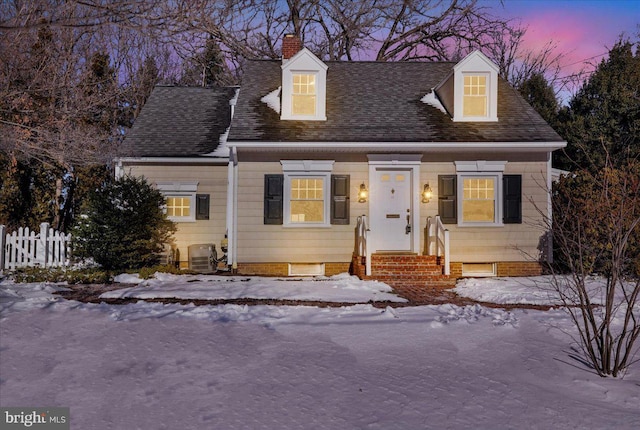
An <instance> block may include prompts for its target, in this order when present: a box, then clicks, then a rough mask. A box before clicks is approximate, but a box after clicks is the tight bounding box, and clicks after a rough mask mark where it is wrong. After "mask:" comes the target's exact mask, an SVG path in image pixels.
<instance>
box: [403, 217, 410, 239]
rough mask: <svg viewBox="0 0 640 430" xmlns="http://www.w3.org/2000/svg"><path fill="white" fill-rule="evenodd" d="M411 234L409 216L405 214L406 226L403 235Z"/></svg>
mask: <svg viewBox="0 0 640 430" xmlns="http://www.w3.org/2000/svg"><path fill="white" fill-rule="evenodd" d="M409 233H411V215H409V214H407V226H406V227H405V228H404V234H409Z"/></svg>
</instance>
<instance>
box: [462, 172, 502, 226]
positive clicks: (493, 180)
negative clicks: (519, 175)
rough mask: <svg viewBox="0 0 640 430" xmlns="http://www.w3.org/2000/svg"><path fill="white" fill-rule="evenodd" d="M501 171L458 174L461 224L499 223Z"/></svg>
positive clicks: (500, 222)
mask: <svg viewBox="0 0 640 430" xmlns="http://www.w3.org/2000/svg"><path fill="white" fill-rule="evenodd" d="M501 176H502V173H495V174H491V175H488V174H480V175H476V174H473V175H469V174H461V175H459V177H460V180H459V187H460V188H461V189H462V192H461V193H460V194H459V195H461V196H462V199H460V200H461V201H460V219H459V220H458V222H459V223H460V224H461V225H465V224H466V225H500V224H502V221H501V218H500V217H499V216H498V215H499V212H500V205H499V204H498V202H499V199H498V194H499V184H500V182H501V180H502V179H501Z"/></svg>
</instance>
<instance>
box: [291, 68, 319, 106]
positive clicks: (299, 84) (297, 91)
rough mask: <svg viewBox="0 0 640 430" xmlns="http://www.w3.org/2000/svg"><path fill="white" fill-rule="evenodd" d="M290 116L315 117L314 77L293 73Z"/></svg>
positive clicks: (312, 75)
mask: <svg viewBox="0 0 640 430" xmlns="http://www.w3.org/2000/svg"><path fill="white" fill-rule="evenodd" d="M291 114H292V115H302V116H315V114H316V75H315V74H306V73H293V91H292V93H291Z"/></svg>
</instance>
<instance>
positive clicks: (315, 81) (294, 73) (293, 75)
mask: <svg viewBox="0 0 640 430" xmlns="http://www.w3.org/2000/svg"><path fill="white" fill-rule="evenodd" d="M296 76H313V88H314V93H313V94H309V93H296V92H295V86H296V85H295V78H296ZM300 85H303V84H300ZM304 85H306V86H309V83H308V82H307V83H306V84H304ZM295 96H301V97H310V96H312V97H313V99H314V101H313V111H314V113H313V114H312V115H308V114H299V113H295V112H294V106H295V103H294V101H293V99H294V97H295ZM290 97H291V116H293V117H296V118H301V119H302V118H310V119H314V118H316V117H317V116H318V115H317V113H318V72H306V71H292V72H291V96H290Z"/></svg>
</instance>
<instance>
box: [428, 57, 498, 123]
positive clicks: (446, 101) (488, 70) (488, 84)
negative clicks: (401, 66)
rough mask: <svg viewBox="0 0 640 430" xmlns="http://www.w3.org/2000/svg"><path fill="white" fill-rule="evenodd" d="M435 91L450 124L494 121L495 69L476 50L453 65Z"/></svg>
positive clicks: (496, 76) (496, 98)
mask: <svg viewBox="0 0 640 430" xmlns="http://www.w3.org/2000/svg"><path fill="white" fill-rule="evenodd" d="M435 92H436V94H437V95H438V97H439V98H440V100H441V101H442V104H443V105H444V106H445V107H446V109H447V111H448V112H449V113H450V114H452V116H453V120H454V121H461V122H464V121H467V122H471V121H476V122H490V121H498V66H496V65H495V64H494V63H493V62H492V61H491V60H489V58H487V57H486V56H485V55H484V54H483V53H481V52H480V51H474V52H472V53H471V54H469V55H467V56H466V57H465V58H463V59H462V60H461V61H460V62H459V63H458V64H456V65H455V66H453V72H452V73H451V74H450V75H449V76H447V78H446V79H445V80H444V81H442V82H441V83H440V84H439V85H438V86H437V87H436V88H435Z"/></svg>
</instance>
